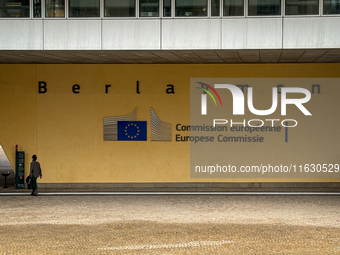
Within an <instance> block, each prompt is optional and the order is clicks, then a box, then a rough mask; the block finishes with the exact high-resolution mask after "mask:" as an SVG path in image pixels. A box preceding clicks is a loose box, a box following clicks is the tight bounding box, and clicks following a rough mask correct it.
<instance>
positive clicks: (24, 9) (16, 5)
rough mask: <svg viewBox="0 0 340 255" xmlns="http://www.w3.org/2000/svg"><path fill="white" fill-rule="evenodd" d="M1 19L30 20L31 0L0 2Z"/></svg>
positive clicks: (0, 0) (6, 0)
mask: <svg viewBox="0 0 340 255" xmlns="http://www.w3.org/2000/svg"><path fill="white" fill-rule="evenodd" d="M0 17H1V18H29V17H30V3H29V0H24V1H15V0H0Z"/></svg>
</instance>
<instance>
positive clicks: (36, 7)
mask: <svg viewBox="0 0 340 255" xmlns="http://www.w3.org/2000/svg"><path fill="white" fill-rule="evenodd" d="M33 18H41V0H33Z"/></svg>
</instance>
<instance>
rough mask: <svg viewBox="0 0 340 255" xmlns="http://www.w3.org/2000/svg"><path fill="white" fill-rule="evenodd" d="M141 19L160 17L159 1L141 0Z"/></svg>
mask: <svg viewBox="0 0 340 255" xmlns="http://www.w3.org/2000/svg"><path fill="white" fill-rule="evenodd" d="M139 16H140V17H159V0H139Z"/></svg>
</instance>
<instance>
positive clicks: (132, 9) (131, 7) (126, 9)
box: [104, 0, 136, 17]
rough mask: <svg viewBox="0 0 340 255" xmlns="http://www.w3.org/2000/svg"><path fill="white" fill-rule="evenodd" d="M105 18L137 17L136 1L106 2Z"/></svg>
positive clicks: (110, 0) (107, 0)
mask: <svg viewBox="0 0 340 255" xmlns="http://www.w3.org/2000/svg"><path fill="white" fill-rule="evenodd" d="M104 16H105V17H136V1H135V0H105V14H104Z"/></svg>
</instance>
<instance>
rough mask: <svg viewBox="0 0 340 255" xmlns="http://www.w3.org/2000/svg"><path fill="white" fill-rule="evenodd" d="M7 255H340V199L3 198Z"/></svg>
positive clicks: (2, 239)
mask: <svg viewBox="0 0 340 255" xmlns="http://www.w3.org/2000/svg"><path fill="white" fill-rule="evenodd" d="M0 217H1V218H0V254H340V222H337V221H336V220H337V219H340V196H38V197H32V196H10V197H8V196H7V197H6V196H2V197H0Z"/></svg>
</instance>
